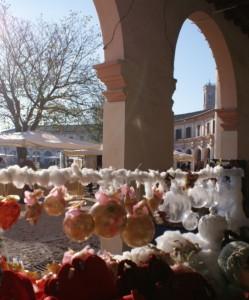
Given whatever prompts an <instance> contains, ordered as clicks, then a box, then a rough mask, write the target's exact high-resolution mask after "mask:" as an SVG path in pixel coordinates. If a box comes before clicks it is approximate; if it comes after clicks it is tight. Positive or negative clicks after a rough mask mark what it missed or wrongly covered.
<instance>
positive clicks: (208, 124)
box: [207, 122, 210, 134]
mask: <svg viewBox="0 0 249 300" xmlns="http://www.w3.org/2000/svg"><path fill="white" fill-rule="evenodd" d="M207 134H210V123H209V122H208V123H207Z"/></svg>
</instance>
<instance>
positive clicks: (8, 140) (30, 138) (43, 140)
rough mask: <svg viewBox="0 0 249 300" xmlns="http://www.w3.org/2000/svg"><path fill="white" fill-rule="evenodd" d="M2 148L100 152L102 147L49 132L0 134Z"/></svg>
mask: <svg viewBox="0 0 249 300" xmlns="http://www.w3.org/2000/svg"><path fill="white" fill-rule="evenodd" d="M0 146H9V147H26V148H49V149H62V150H99V149H100V145H99V144H94V143H88V142H84V141H80V140H76V139H69V138H66V137H64V136H58V135H54V134H52V133H48V132H40V131H27V132H14V133H7V134H0Z"/></svg>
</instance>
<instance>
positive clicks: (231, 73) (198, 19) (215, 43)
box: [178, 8, 238, 159]
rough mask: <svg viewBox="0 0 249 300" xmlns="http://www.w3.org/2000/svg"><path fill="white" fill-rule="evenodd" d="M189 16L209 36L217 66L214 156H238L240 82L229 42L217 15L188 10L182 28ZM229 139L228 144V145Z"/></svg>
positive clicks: (228, 157)
mask: <svg viewBox="0 0 249 300" xmlns="http://www.w3.org/2000/svg"><path fill="white" fill-rule="evenodd" d="M186 19H190V20H191V21H192V22H194V23H195V25H196V26H198V28H199V29H200V30H201V32H202V33H203V35H204V36H205V38H206V39H207V41H208V43H209V46H210V48H211V50H212V53H213V56H214V59H215V62H216V66H217V73H216V76H217V81H216V86H217V90H216V107H215V111H216V112H215V125H216V128H215V129H216V130H215V135H216V138H215V149H214V156H215V157H216V158H217V157H223V159H237V158H238V138H237V119H238V116H237V114H238V113H237V106H238V103H237V102H238V101H237V85H236V79H235V70H234V66H233V61H232V57H231V53H230V50H229V47H228V44H227V42H226V40H225V36H224V34H223V32H222V30H221V29H220V27H219V25H218V24H217V22H216V21H215V19H214V18H213V17H212V16H211V15H210V14H209V13H208V12H205V10H198V8H197V10H194V9H193V11H192V12H190V13H189V14H188V15H187V14H186V18H185V19H183V20H182V24H181V26H180V28H181V27H182V25H183V23H184V21H185V20H186ZM179 32H180V30H179ZM179 32H178V34H179ZM228 140H229V144H230V146H229V147H228V146H227V142H228Z"/></svg>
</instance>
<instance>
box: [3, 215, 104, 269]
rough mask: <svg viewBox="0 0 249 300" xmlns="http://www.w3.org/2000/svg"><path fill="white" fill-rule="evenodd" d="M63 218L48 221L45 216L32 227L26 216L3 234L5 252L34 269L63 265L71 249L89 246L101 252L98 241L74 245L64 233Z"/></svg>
mask: <svg viewBox="0 0 249 300" xmlns="http://www.w3.org/2000/svg"><path fill="white" fill-rule="evenodd" d="M62 221H63V217H62V216H61V217H49V216H48V215H46V214H45V213H43V214H42V216H41V218H40V221H39V222H38V224H36V225H33V226H32V225H30V224H29V223H28V222H27V221H26V220H25V219H24V218H23V213H22V214H21V217H20V219H19V221H18V222H17V223H16V224H15V225H14V226H13V227H12V228H11V230H8V231H6V232H5V233H4V247H5V249H3V250H2V251H3V252H5V253H6V254H7V255H8V256H9V257H10V258H13V257H18V258H20V259H21V260H22V261H23V263H24V265H25V267H27V268H31V269H32V268H33V267H34V266H36V265H39V264H43V263H46V262H49V261H50V262H51V261H53V260H55V261H60V260H61V258H62V256H63V253H64V251H66V250H67V249H68V248H71V249H74V250H80V249H82V248H83V247H84V246H85V245H87V244H89V245H90V246H91V247H93V248H95V249H99V240H98V238H97V237H96V236H93V237H91V238H90V239H89V240H87V241H86V242H84V243H74V242H71V241H70V240H69V239H68V238H67V237H66V236H65V234H64V233H63V230H62Z"/></svg>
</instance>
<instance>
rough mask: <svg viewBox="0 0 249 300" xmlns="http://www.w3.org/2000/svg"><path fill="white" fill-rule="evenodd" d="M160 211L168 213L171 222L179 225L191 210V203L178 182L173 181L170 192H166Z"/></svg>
mask: <svg viewBox="0 0 249 300" xmlns="http://www.w3.org/2000/svg"><path fill="white" fill-rule="evenodd" d="M160 209H161V210H162V211H165V212H166V215H167V217H168V219H169V221H170V222H174V223H179V222H181V221H182V219H183V216H184V214H185V213H186V212H189V211H190V210H191V202H190V199H189V198H188V197H187V195H186V193H185V192H184V191H183V190H182V189H181V187H180V186H179V185H178V183H177V181H176V180H172V182H171V187H170V191H168V192H166V194H165V196H164V201H163V204H162V205H160Z"/></svg>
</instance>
